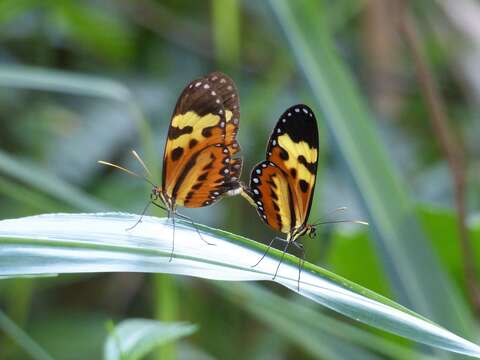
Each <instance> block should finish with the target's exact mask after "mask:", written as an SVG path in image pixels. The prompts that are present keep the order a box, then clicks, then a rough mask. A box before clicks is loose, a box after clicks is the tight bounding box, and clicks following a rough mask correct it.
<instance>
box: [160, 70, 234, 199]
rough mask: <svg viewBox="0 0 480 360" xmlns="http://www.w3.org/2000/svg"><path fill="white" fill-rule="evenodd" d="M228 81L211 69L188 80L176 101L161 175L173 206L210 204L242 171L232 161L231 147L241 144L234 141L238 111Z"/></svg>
mask: <svg viewBox="0 0 480 360" xmlns="http://www.w3.org/2000/svg"><path fill="white" fill-rule="evenodd" d="M232 84H233V81H232V80H231V79H229V78H228V77H227V76H226V75H224V74H222V73H219V72H216V73H212V74H209V75H207V76H205V77H203V78H201V79H197V80H194V81H192V82H191V83H190V84H188V85H187V86H186V88H185V89H184V90H183V92H182V94H181V95H180V97H179V99H178V101H177V104H176V106H175V110H174V112H173V115H172V119H171V122H170V127H169V130H168V137H167V141H166V144H165V150H164V162H163V173H162V189H163V191H164V193H165V194H166V195H167V196H168V197H169V198H170V199H172V200H173V203H175V204H176V205H180V206H186V207H201V206H206V205H210V204H211V203H213V202H214V201H215V200H217V199H218V198H219V196H220V195H222V194H224V193H225V192H226V191H228V190H231V188H234V187H236V186H238V182H237V181H236V180H237V179H238V176H237V175H239V173H240V169H237V167H234V166H233V165H237V164H238V161H237V159H232V153H233V151H232V150H235V149H237V148H239V147H238V144H237V143H236V139H235V136H236V131H237V130H238V124H239V109H238V94H237V91H236V88H235V87H234V85H232ZM234 116H236V117H235V118H234ZM234 119H236V120H235V123H236V126H235V127H232V126H230V128H229V132H228V135H229V136H228V137H227V128H228V127H229V123H231V124H233V120H234ZM207 165H208V166H207ZM232 174H234V175H235V176H232ZM200 189H201V191H199V190H200ZM192 194H195V197H194V196H193V195H192ZM188 195H190V196H188Z"/></svg>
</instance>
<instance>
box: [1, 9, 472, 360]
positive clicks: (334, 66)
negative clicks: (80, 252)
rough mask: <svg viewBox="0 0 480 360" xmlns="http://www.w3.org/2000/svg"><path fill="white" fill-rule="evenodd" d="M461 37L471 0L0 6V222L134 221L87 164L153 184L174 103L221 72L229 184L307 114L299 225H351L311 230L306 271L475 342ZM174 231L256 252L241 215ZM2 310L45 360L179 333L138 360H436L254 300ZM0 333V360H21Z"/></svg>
mask: <svg viewBox="0 0 480 360" xmlns="http://www.w3.org/2000/svg"><path fill="white" fill-rule="evenodd" d="M405 7H406V8H405ZM479 17H480V3H479V2H477V1H473V0H459V1H453V0H450V1H449V0H439V1H435V2H433V1H425V2H411V4H409V3H408V2H407V1H400V0H399V1H394V0H392V1H383V0H337V1H326V0H324V1H307V0H302V1H298V2H297V1H296V2H288V1H280V0H278V1H276V0H272V1H270V2H258V1H253V0H244V1H241V0H211V1H205V2H203V1H202V2H200V1H173V0H172V1H155V0H139V1H135V0H119V1H96V0H92V1H74V0H43V1H35V0H0V109H1V110H0V199H1V201H0V218H2V219H3V218H14V217H20V216H26V215H32V214H40V213H45V212H63V211H66V212H81V211H101V210H116V211H117V210H118V211H125V212H134V213H139V212H140V211H141V210H142V209H143V206H144V205H145V203H146V201H147V199H148V192H149V188H148V187H147V186H145V184H144V183H143V182H141V181H139V180H138V179H136V178H132V177H129V176H126V175H125V174H123V173H120V172H118V171H115V170H112V169H109V168H105V167H102V166H99V165H98V164H97V163H96V161H97V160H99V159H103V160H108V161H112V162H116V163H119V164H123V165H125V166H128V167H129V168H133V169H137V170H139V168H138V164H137V163H135V161H134V160H133V159H132V158H131V156H130V155H129V151H130V149H137V150H138V151H139V152H140V153H141V154H143V155H144V158H145V160H146V161H147V163H148V165H149V166H150V167H151V168H153V169H155V170H156V171H157V173H158V172H159V169H160V168H161V158H162V151H163V146H164V141H165V135H166V131H167V127H168V124H169V120H170V115H171V112H172V110H173V107H174V105H175V102H176V100H177V97H178V95H179V94H180V92H181V90H182V89H183V87H184V86H185V85H186V84H187V83H188V82H189V81H190V80H192V79H194V78H197V77H200V76H202V75H205V74H207V73H208V72H210V71H214V70H220V71H223V72H225V73H227V74H228V75H229V76H230V77H232V78H233V79H234V80H235V82H236V83H237V86H238V88H239V92H240V102H241V124H240V133H239V136H238V138H239V141H240V144H241V146H242V154H243V157H244V164H245V168H244V170H243V176H242V179H243V180H244V181H247V179H248V174H249V170H250V168H251V167H252V166H253V165H254V164H255V163H257V162H259V161H261V160H262V159H263V157H264V152H265V146H266V141H267V139H268V136H269V132H270V131H271V129H272V128H273V126H274V124H275V122H276V121H277V118H278V116H279V115H280V114H281V112H282V111H283V110H284V109H285V108H286V107H288V106H290V105H292V104H294V103H298V102H303V103H306V104H308V105H310V106H311V107H312V108H313V109H314V111H315V112H316V114H317V119H318V121H319V124H318V126H319V130H320V138H321V145H320V147H321V159H320V167H319V173H318V180H317V190H316V193H315V202H314V208H313V209H312V212H311V219H310V220H311V221H314V220H316V219H317V218H323V216H324V215H325V214H327V213H328V212H329V211H331V210H334V209H335V208H337V207H340V206H347V207H348V208H349V210H348V212H347V213H346V214H345V215H344V218H349V219H351V218H357V219H358V218H359V219H366V220H368V221H370V223H371V226H370V229H369V230H365V229H364V228H359V227H356V226H341V227H340V226H335V227H332V226H324V227H322V228H321V229H319V233H320V236H318V237H317V239H316V240H314V241H312V240H310V239H305V246H306V253H307V259H308V261H310V262H313V263H316V264H318V265H321V266H323V267H326V268H328V269H329V270H331V271H333V272H335V273H337V274H339V275H342V276H345V277H347V278H348V279H350V280H352V281H355V282H357V283H359V284H361V285H363V286H366V287H368V288H369V289H372V290H374V291H376V292H379V293H380V294H383V295H386V296H388V297H390V298H392V299H394V300H396V301H398V302H400V303H401V304H403V305H406V306H408V307H410V308H412V309H413V310H415V311H417V312H419V313H420V314H422V315H425V316H427V317H429V318H431V319H432V320H434V321H436V322H438V323H439V324H441V325H443V326H445V327H447V328H448V329H450V330H452V331H454V332H456V333H458V334H459V335H461V336H464V337H466V338H468V339H471V340H473V341H477V342H478V339H479V336H478V335H479V333H478V314H479V313H480V312H479V309H480V292H479V291H478V288H477V285H478V284H477V271H476V262H477V259H478V258H479V256H480V254H479V247H478V242H479V241H480V221H479V220H480V217H479V208H480V196H479V195H480V191H479V190H480V188H479V183H480V182H479V178H480V141H479V139H480V122H479V116H478V114H479V104H480V72H479V67H478V63H479V61H480V27H479V25H478V21H477V20H478V18H479ZM430 76H431V77H430ZM432 86H433V93H432ZM442 120H446V124H447V125H448V126H447V127H443V128H442V124H444V123H445V122H442ZM439 124H440V125H439ZM439 127H440V130H439ZM444 137H446V139H447V141H446V146H445V139H444ZM449 141H450V143H449ZM442 144H443V145H442ZM449 144H450V145H449ZM452 149H453V150H452ZM452 152H453V155H455V156H452ZM157 179H159V178H157ZM455 179H456V180H455ZM462 198H463V199H464V200H465V202H464V204H462V201H461V200H460V201H459V199H462ZM455 199H456V200H455ZM459 209H461V210H464V211H465V213H466V214H465V216H463V215H461V212H460V215H461V216H460V217H459V216H458V214H459ZM184 213H185V214H188V215H189V216H191V217H192V218H194V219H195V220H196V221H198V222H201V223H204V224H207V225H211V226H214V227H219V228H222V229H225V230H228V231H231V232H234V233H237V234H241V235H244V236H247V237H250V238H252V239H255V240H258V241H262V242H267V241H268V240H269V239H271V237H272V236H273V233H272V232H271V231H270V230H269V229H268V228H267V227H266V226H264V225H263V224H262V223H261V222H260V220H259V219H258V218H257V215H256V213H255V211H254V210H253V209H252V208H250V207H249V205H248V204H247V203H246V202H244V201H243V199H241V198H229V199H225V200H223V201H221V202H220V203H219V204H218V205H215V206H213V207H211V208H206V209H205V210H202V211H200V210H191V211H184ZM155 214H156V215H160V213H155ZM462 223H463V224H464V225H465V226H464V227H463V230H465V231H463V236H461V235H460V234H462V225H461V224H462ZM0 252H1V249H0ZM267 287H268V291H265V288H267ZM0 309H1V310H2V311H3V312H4V313H5V314H6V315H7V316H8V317H9V318H10V319H12V320H13V321H14V322H15V323H16V324H17V325H18V326H19V328H21V329H23V330H24V331H25V332H26V333H27V334H28V335H29V336H31V338H32V339H34V340H35V341H36V342H37V343H38V344H39V345H40V346H41V347H42V348H43V349H45V351H46V352H48V353H49V354H51V356H53V357H54V358H56V359H99V358H101V357H102V347H103V343H104V341H105V338H106V336H107V327H106V324H107V321H108V320H110V319H111V320H113V321H114V322H119V321H121V320H123V319H127V318H132V317H142V318H156V319H160V320H165V321H174V320H183V321H188V322H191V323H194V324H198V325H199V330H198V331H197V332H196V333H195V334H194V335H192V336H190V337H188V338H187V339H186V340H182V341H180V342H177V343H175V344H174V345H169V346H168V347H164V348H162V349H160V351H159V352H158V353H155V354H152V355H150V358H152V359H154V358H158V359H159V358H162V359H169V358H170V359H173V358H180V359H210V358H214V359H215V358H216V359H313V358H314V359H384V358H385V359H390V358H392V359H407V358H420V357H424V358H426V356H432V357H434V358H437V357H438V358H448V356H450V358H452V357H453V356H451V355H446V354H445V353H441V352H431V351H430V350H428V349H425V348H421V347H418V345H416V344H414V343H411V342H408V341H406V340H403V339H400V338H397V337H393V336H391V335H387V334H384V333H382V332H379V331H376V330H372V329H370V328H367V327H365V326H362V325H358V324H356V323H353V322H352V321H350V320H345V319H344V318H342V317H340V316H338V315H336V314H334V313H331V312H329V311H327V310H326V309H323V308H320V307H318V306H316V305H314V304H310V303H308V302H306V300H302V299H298V298H297V297H296V296H295V295H292V294H290V293H289V292H287V291H284V289H280V288H278V287H277V286H273V285H267V284H265V286H264V287H263V289H262V288H260V287H259V286H250V285H245V284H230V283H229V284H218V283H214V282H208V281H203V280H198V279H192V278H182V277H175V278H173V277H167V276H160V275H157V276H154V275H145V274H132V273H116V274H99V275H95V274H91V275H72V276H61V277H58V278H45V279H35V280H33V279H20V280H18V279H16V280H2V281H0ZM0 326H2V327H3V325H1V324H0ZM3 330H4V332H2V328H0V359H27V358H29V355H28V354H27V353H26V351H25V348H24V346H20V345H18V341H19V340H18V338H15V336H13V337H12V336H11V334H10V335H7V334H6V332H5V328H3Z"/></svg>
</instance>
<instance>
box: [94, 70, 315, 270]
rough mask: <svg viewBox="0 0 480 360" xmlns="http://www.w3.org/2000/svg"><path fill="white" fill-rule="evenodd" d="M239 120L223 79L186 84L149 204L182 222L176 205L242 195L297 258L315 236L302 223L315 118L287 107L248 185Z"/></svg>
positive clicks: (308, 199) (311, 184)
mask: <svg viewBox="0 0 480 360" xmlns="http://www.w3.org/2000/svg"><path fill="white" fill-rule="evenodd" d="M239 121H240V108H239V96H238V92H237V89H236V86H235V84H234V83H233V81H232V80H231V79H230V78H229V77H228V76H226V75H225V74H223V73H220V72H214V73H211V74H209V75H207V76H205V77H203V78H201V79H197V80H194V81H192V82H191V83H189V84H188V85H187V86H186V88H185V89H184V90H183V92H182V94H181V95H180V97H179V99H178V101H177V104H176V106H175V110H174V112H173V116H172V119H171V121H170V127H169V130H168V137H167V141H166V144H165V150H164V158H163V172H162V185H161V186H160V187H158V186H155V185H154V186H153V189H152V193H151V199H152V203H154V204H156V205H157V206H160V207H162V208H164V209H165V210H166V211H167V212H168V214H169V217H170V216H172V219H173V221H175V220H174V219H175V215H177V216H181V215H179V214H178V213H177V212H176V210H177V208H178V207H182V206H183V207H187V208H200V207H204V206H209V205H212V204H214V203H215V202H217V201H218V200H219V199H221V198H222V197H224V196H232V195H238V194H241V195H242V196H243V197H245V198H246V199H247V200H248V201H249V202H250V203H251V204H252V205H253V206H254V207H255V208H256V210H257V212H258V214H259V216H260V218H261V219H262V221H263V222H265V223H266V224H267V225H268V226H270V227H271V228H272V229H273V230H276V231H279V232H282V233H284V234H286V235H287V238H286V239H282V240H284V241H285V242H286V246H285V249H284V252H283V254H285V252H286V251H287V247H288V245H289V244H295V245H297V246H298V247H300V248H301V249H302V254H303V248H302V247H301V244H299V243H298V242H296V240H297V239H298V238H299V237H300V236H302V235H310V236H314V235H315V225H309V224H307V219H308V215H309V212H310V208H311V206H312V199H313V192H314V188H315V178H316V172H317V162H318V130H317V122H316V119H315V115H314V114H313V112H312V110H311V109H310V108H309V107H308V106H306V105H295V106H292V107H290V108H289V109H287V110H286V111H285V112H284V113H283V115H282V116H281V117H280V119H279V120H278V122H277V124H276V126H275V128H274V130H273V133H272V135H271V136H270V140H269V142H268V147H267V155H266V160H265V161H262V162H261V163H259V164H257V165H256V166H255V167H254V168H253V170H252V173H251V177H250V184H249V186H248V187H247V186H245V185H243V184H242V183H241V182H240V180H239V178H240V173H241V168H242V159H241V158H238V157H235V155H236V154H237V153H238V151H239V150H240V146H239V144H238V142H237V140H236V135H237V132H238V129H239ZM134 155H135V156H136V157H137V159H138V160H139V161H140V163H141V164H142V165H143V166H144V168H146V167H145V165H144V164H143V162H142V161H141V159H140V158H139V157H138V156H137V155H136V153H134ZM102 163H103V164H107V165H111V166H115V167H117V168H120V169H122V170H125V171H127V172H129V173H133V172H130V171H129V170H128V169H125V168H122V167H119V166H118V165H114V164H110V163H107V162H102ZM147 171H148V170H147ZM156 200H160V201H161V202H162V204H163V206H162V205H159V204H158V203H156ZM173 224H174V226H175V222H174V223H173ZM197 231H198V229H197ZM198 233H199V234H200V232H198ZM200 236H201V235H200ZM274 240H275V239H274ZM174 241H175V240H174V239H173V245H172V255H171V258H170V260H171V259H172V257H173V251H174V244H175V242H174ZM272 242H273V240H272ZM271 245H272V243H270V245H269V247H268V248H267V251H266V252H265V254H264V256H265V255H266V253H267V252H268V249H269V248H270V246H271ZM261 259H263V257H262V258H261ZM261 259H260V261H261ZM282 260H283V257H282ZM260 261H259V262H260ZM302 262H303V256H302ZM280 263H281V261H280ZM280 263H279V265H278V266H280ZM257 264H258V263H257ZM300 269H301V263H300ZM277 271H278V267H277ZM275 276H276V273H275ZM299 276H300V273H299Z"/></svg>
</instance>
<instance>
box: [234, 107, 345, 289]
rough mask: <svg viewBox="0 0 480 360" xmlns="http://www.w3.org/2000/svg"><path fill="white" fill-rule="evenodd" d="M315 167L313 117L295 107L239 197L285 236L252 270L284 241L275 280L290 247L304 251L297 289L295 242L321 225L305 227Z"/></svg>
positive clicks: (286, 114)
mask: <svg viewBox="0 0 480 360" xmlns="http://www.w3.org/2000/svg"><path fill="white" fill-rule="evenodd" d="M317 165H318V129H317V120H316V118H315V114H314V113H313V111H312V109H310V108H309V107H308V106H307V105H303V104H297V105H294V106H292V107H290V108H288V109H287V110H286V111H285V112H284V113H283V114H282V115H281V116H280V119H279V120H278V122H277V124H276V125H275V128H274V129H273V132H272V134H271V136H270V139H269V141H268V146H267V154H266V160H265V161H262V162H260V163H259V164H257V165H256V166H255V167H254V168H253V170H252V172H251V175H250V184H249V186H248V187H245V186H244V187H243V190H242V193H241V195H242V196H243V197H245V198H246V199H247V200H248V201H249V202H250V203H251V204H252V205H253V206H254V207H255V208H256V210H257V213H258V215H259V216H260V218H261V220H262V221H263V222H264V223H266V224H267V225H268V226H270V227H271V228H272V229H273V230H276V231H279V232H281V233H284V234H286V239H283V238H280V237H275V238H273V239H272V241H271V242H270V244H269V246H268V247H267V249H266V251H265V253H264V254H263V256H262V257H261V258H260V260H259V261H258V262H257V264H255V265H254V267H255V266H257V265H258V264H259V263H260V261H261V260H262V259H263V258H264V257H265V255H266V254H267V252H268V250H269V249H270V247H271V246H272V244H273V242H274V241H275V240H280V241H283V242H285V246H284V249H283V253H282V258H281V260H280V262H279V263H278V266H277V269H276V272H275V275H274V277H273V278H274V279H275V277H276V276H277V273H278V269H279V268H280V265H281V263H282V261H283V258H284V256H285V253H286V252H287V249H288V247H289V246H290V245H291V244H293V245H294V246H296V247H298V248H299V249H300V250H301V252H302V257H301V259H300V262H299V274H298V286H299V287H300V273H301V269H302V266H303V262H304V257H305V251H304V248H303V244H301V243H300V242H298V240H299V238H300V237H302V236H304V235H308V236H309V237H315V236H316V227H317V225H319V224H320V223H316V224H308V223H307V220H308V216H309V214H310V209H311V207H312V200H313V194H314V190H315V180H316V174H317ZM339 209H344V208H339ZM342 222H343V221H342Z"/></svg>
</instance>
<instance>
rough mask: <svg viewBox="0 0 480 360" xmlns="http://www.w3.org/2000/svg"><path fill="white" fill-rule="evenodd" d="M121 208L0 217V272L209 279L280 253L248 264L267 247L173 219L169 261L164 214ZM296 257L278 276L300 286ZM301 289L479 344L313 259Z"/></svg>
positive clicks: (419, 333) (437, 339) (436, 342)
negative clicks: (154, 274)
mask: <svg viewBox="0 0 480 360" xmlns="http://www.w3.org/2000/svg"><path fill="white" fill-rule="evenodd" d="M136 220H137V216H136V215H129V214H119V213H100V214H47V215H40V216H33V217H27V218H19V219H13V220H3V221H0V276H15V275H19V276H22V275H33V274H47V273H48V274H51V273H81V272H111V271H127V272H128V271H134V272H162V273H168V274H176V275H188V276H194V277H201V278H206V279H212V280H228V281H254V280H257V281H258V280H272V274H273V273H274V270H275V268H276V266H277V264H278V260H279V258H280V256H281V252H279V251H276V250H272V251H271V252H270V253H269V255H267V257H266V258H265V259H264V261H262V263H261V264H260V265H259V266H258V267H256V268H252V267H251V266H252V264H254V263H255V262H256V260H258V257H259V256H260V254H262V253H263V251H264V249H265V246H264V245H262V244H259V243H257V242H254V241H251V240H248V239H245V238H242V237H239V236H236V235H233V234H229V233H227V232H224V231H220V230H215V229H211V228H208V227H206V226H201V225H199V228H200V229H201V231H202V237H203V238H204V239H205V240H207V241H209V242H213V243H215V244H216V246H209V245H206V244H205V243H204V242H203V241H201V240H200V239H199V237H198V234H197V232H196V230H195V228H194V227H192V226H191V225H190V224H188V223H185V222H182V221H177V226H176V235H175V249H176V250H175V258H174V260H173V261H172V262H169V258H170V251H171V245H172V243H171V240H172V238H171V236H172V227H171V225H170V222H169V221H168V219H159V218H154V217H144V220H143V222H142V223H141V224H140V225H139V226H137V227H136V228H135V229H134V230H133V231H130V232H127V231H125V229H126V228H128V227H129V226H131V224H133V223H134V222H135V221H136ZM297 261H298V259H297V258H296V257H294V256H289V255H287V256H286V257H285V261H284V263H283V264H282V266H281V267H280V270H279V273H278V276H277V278H276V282H277V283H279V284H281V285H283V286H286V287H288V288H290V289H291V290H292V291H295V292H296V290H297V275H298V267H297V264H298V262H297ZM300 294H301V295H303V296H305V297H307V298H309V299H311V300H313V301H315V302H317V303H320V304H322V305H324V306H327V307H328V308H330V309H332V310H335V311H338V312H340V313H342V314H344V315H346V316H349V317H351V318H353V319H356V320H358V321H361V322H364V323H366V324H369V325H372V326H375V327H378V328H381V329H384V330H386V331H390V332H392V333H395V334H397V335H400V336H404V337H407V338H409V339H412V340H415V341H418V342H422V343H425V344H428V345H431V346H436V347H439V348H442V349H446V350H450V351H455V352H459V353H462V354H468V355H471V356H477V357H480V348H479V347H478V346H477V345H475V344H473V343H471V342H469V341H467V340H465V339H462V338H460V337H459V336H457V335H455V334H453V333H451V332H449V331H447V330H445V329H444V328H441V327H440V326H438V325H436V324H434V323H432V322H430V321H428V320H427V319H425V318H423V317H422V316H420V315H417V314H415V313H413V312H411V311H409V310H408V309H406V308H404V307H402V306H400V305H398V304H396V303H394V302H393V301H390V300H388V299H386V298H384V297H382V296H380V295H378V294H375V293H373V292H372V291H369V290H368V289H365V288H363V287H361V286H359V285H356V284H354V283H352V282H349V281H348V280H346V279H344V278H341V277H340V276H337V275H335V274H333V273H331V272H329V271H327V270H324V269H322V268H320V267H317V266H315V265H312V264H308V263H306V264H305V270H304V272H303V273H302V282H301V285H300Z"/></svg>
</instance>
